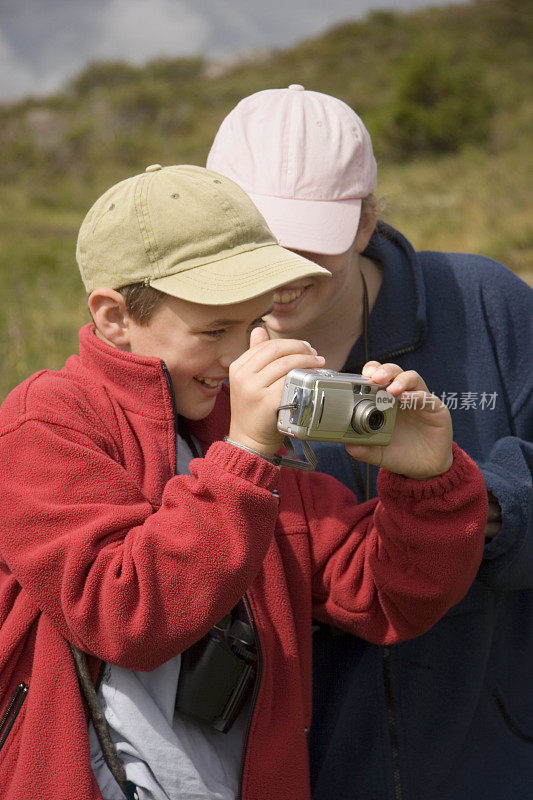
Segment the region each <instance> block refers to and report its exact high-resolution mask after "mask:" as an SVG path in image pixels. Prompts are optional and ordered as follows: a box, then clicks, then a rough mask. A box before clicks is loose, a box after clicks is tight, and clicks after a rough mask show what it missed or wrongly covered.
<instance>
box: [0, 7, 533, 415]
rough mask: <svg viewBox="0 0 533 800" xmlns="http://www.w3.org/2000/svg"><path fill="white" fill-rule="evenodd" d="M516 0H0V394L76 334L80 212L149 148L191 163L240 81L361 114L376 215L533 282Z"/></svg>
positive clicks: (525, 56) (238, 93) (525, 57)
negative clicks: (329, 101)
mask: <svg viewBox="0 0 533 800" xmlns="http://www.w3.org/2000/svg"><path fill="white" fill-rule="evenodd" d="M532 50H533V3H531V2H530V0H473V1H472V2H464V0H456V2H448V3H447V4H443V3H437V2H431V0H396V2H387V0H382V1H381V2H380V0H377V1H376V0H374V1H373V2H370V1H369V0H328V3H324V2H323V0H292V2H290V3H288V2H286V0H270V2H269V3H268V4H267V3H265V2H264V0H92V1H91V3H86V2H84V0H46V1H45V0H0V155H1V157H0V184H1V187H0V278H1V290H0V291H1V300H0V400H2V399H3V397H4V396H5V395H6V394H7V392H8V391H9V390H10V389H11V388H13V386H14V385H15V384H16V383H18V382H20V381H21V380H22V379H24V378H25V377H27V376H28V375H29V374H31V373H32V372H34V371H36V370H37V369H41V368H57V367H60V366H61V365H62V363H63V362H64V360H65V358H66V357H67V356H68V355H69V354H70V353H71V352H74V351H76V350H77V330H78V328H79V327H80V325H82V324H83V323H84V322H86V321H87V320H88V318H89V317H88V312H87V311H86V297H85V293H84V290H83V287H82V284H81V280H80V278H79V274H78V270H77V267H76V263H75V243H76V236H77V231H78V228H79V225H80V223H81V221H82V219H83V217H84V215H85V213H86V212H87V210H88V208H89V207H90V205H92V203H93V202H94V200H95V199H96V198H97V197H98V196H99V194H101V193H102V192H103V191H104V190H105V189H107V188H108V187H109V186H110V185H111V184H113V183H115V182H117V181H119V180H122V179H123V178H126V177H128V176H129V175H133V174H136V173H138V172H142V171H143V170H144V168H145V167H146V166H147V165H148V164H152V163H160V164H163V165H167V164H174V163H190V164H200V165H202V166H203V165H204V164H205V159H206V156H207V153H208V151H209V148H210V146H211V142H212V140H213V137H214V135H215V133H216V130H217V128H218V125H219V124H220V122H221V121H222V119H223V118H224V116H225V115H226V114H227V113H228V112H229V111H230V110H231V108H232V107H233V106H234V105H235V104H236V103H237V102H238V101H239V100H240V99H241V98H242V97H244V96H245V95H248V94H251V93H252V92H256V91H259V90H261V89H267V88H281V87H286V86H288V85H289V84H291V83H300V84H303V85H304V86H305V87H306V88H307V89H313V90H316V91H321V92H327V93H328V94H333V95H335V96H337V97H340V98H341V99H342V100H344V101H345V102H347V103H348V104H349V105H350V106H352V108H354V110H355V111H356V112H357V113H358V114H359V115H360V116H361V117H362V118H363V120H364V122H365V124H366V126H367V127H368V129H369V131H370V133H371V135H372V138H373V142H374V149H375V153H376V157H377V160H378V168H379V182H378V195H379V197H380V198H381V203H382V211H381V216H382V218H384V219H386V220H387V221H388V222H389V223H391V224H392V225H394V226H396V227H398V228H399V229H400V230H401V231H402V232H403V233H404V234H405V235H406V236H407V237H408V238H409V239H410V240H411V242H412V244H413V245H414V246H415V247H416V248H417V249H440V250H453V251H471V252H477V253H483V254H485V255H489V256H492V257H493V258H496V259H498V260H499V261H502V262H503V263H505V264H506V265H507V266H508V267H509V268H510V269H512V270H513V271H515V272H516V273H517V274H519V275H520V276H521V277H522V278H523V279H524V280H526V281H528V282H529V283H531V284H533V259H532V256H533V226H532V224H531V199H532V194H533V190H532V184H533V168H532V167H533V148H532V142H531V132H532V131H533V98H532V93H531V86H532V85H533V80H532V79H533V57H532V56H533V53H532Z"/></svg>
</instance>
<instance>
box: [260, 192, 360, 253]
mask: <svg viewBox="0 0 533 800" xmlns="http://www.w3.org/2000/svg"><path fill="white" fill-rule="evenodd" d="M249 197H250V198H251V199H252V200H253V202H254V204H255V205H256V206H257V208H258V209H259V211H260V212H261V214H262V215H263V216H264V218H265V219H266V221H267V224H268V227H269V228H270V230H271V231H272V233H273V234H274V236H275V237H276V239H277V240H278V241H279V243H280V244H281V245H283V247H290V248H291V249H293V250H303V251H305V252H308V253H324V254H327V255H337V254H339V253H345V252H346V251H347V250H348V249H349V248H350V247H351V245H352V243H353V241H354V239H355V235H356V233H357V228H358V226H359V219H360V217H361V200H360V199H358V198H350V199H348V200H298V199H292V198H291V199H288V198H285V197H273V196H271V195H260V194H250V195H249Z"/></svg>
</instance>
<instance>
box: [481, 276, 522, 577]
mask: <svg viewBox="0 0 533 800" xmlns="http://www.w3.org/2000/svg"><path fill="white" fill-rule="evenodd" d="M483 266H484V269H485V273H484V274H485V280H484V283H483V291H482V302H483V313H484V316H485V320H486V323H487V327H488V329H489V332H490V335H491V340H492V347H493V352H494V358H495V360H496V364H497V369H498V371H499V373H500V379H501V383H502V386H503V387H504V391H505V396H504V397H503V398H498V399H499V401H500V402H504V403H506V407H507V410H508V417H509V421H510V429H511V431H512V433H513V434H514V435H513V436H504V437H502V438H501V439H499V440H498V441H496V442H495V443H494V444H493V446H492V448H491V451H490V454H489V456H488V458H487V459H486V460H485V461H483V462H482V463H479V467H480V469H481V471H482V473H483V477H484V479H485V484H486V487H487V490H488V491H490V492H492V494H494V495H495V497H496V498H497V499H498V501H499V503H500V506H501V510H502V525H501V528H500V531H499V533H498V534H497V536H495V537H494V538H493V539H492V540H491V541H490V542H489V543H488V544H487V546H486V547H485V552H484V557H483V561H482V564H481V568H480V571H479V576H478V577H479V578H480V580H481V581H483V582H484V583H486V584H487V585H489V586H491V587H492V588H494V589H496V590H509V591H512V590H515V589H531V588H533V482H532V474H533V443H532V440H533V363H532V358H531V356H532V343H533V290H532V289H531V288H530V287H529V286H527V285H526V284H525V283H524V282H523V281H521V280H520V279H519V278H517V276H516V275H514V274H513V273H511V272H510V271H509V270H506V269H505V268H503V267H502V266H501V265H500V264H496V263H494V262H489V263H485V264H484V265H483Z"/></svg>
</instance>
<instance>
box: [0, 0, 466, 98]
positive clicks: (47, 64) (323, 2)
mask: <svg viewBox="0 0 533 800" xmlns="http://www.w3.org/2000/svg"><path fill="white" fill-rule="evenodd" d="M452 2H455V3H458V2H464V0H447V2H443V0H0V101H2V100H3V101H10V100H16V99H19V98H21V97H24V96H26V95H42V94H49V93H51V92H54V91H56V90H57V89H60V88H61V87H62V86H63V85H64V84H65V83H66V82H67V81H68V80H69V79H70V78H72V77H73V76H74V75H75V74H77V73H78V72H80V71H81V70H82V69H83V67H84V66H86V64H88V63H89V62H91V61H99V60H105V59H121V60H124V61H128V62H129V63H131V64H135V65H140V64H143V63H146V62H147V61H149V60H151V59H154V58H159V57H172V58H179V57H181V56H192V55H198V54H201V55H203V56H204V57H205V58H207V59H209V60H220V59H231V58H235V57H238V56H241V55H249V54H250V53H252V52H253V51H254V50H265V49H270V48H284V47H290V46H291V45H293V44H295V43H296V42H298V41H301V40H302V39H305V38H307V37H309V36H314V35H316V34H319V33H321V32H322V31H324V30H326V29H327V28H330V27H332V26H333V25H336V24H339V23H341V22H345V21H347V20H354V19H359V18H361V17H364V16H365V15H366V14H367V13H368V12H369V11H370V10H373V9H378V8H393V9H395V10H399V11H409V10H412V9H416V8H421V7H423V6H428V5H446V4H451V3H452Z"/></svg>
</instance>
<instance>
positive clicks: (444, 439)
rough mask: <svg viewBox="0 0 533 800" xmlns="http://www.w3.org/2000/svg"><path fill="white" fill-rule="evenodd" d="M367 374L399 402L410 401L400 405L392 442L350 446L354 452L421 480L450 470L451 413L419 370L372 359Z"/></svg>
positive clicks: (350, 450) (380, 464)
mask: <svg viewBox="0 0 533 800" xmlns="http://www.w3.org/2000/svg"><path fill="white" fill-rule="evenodd" d="M363 375H364V376H365V377H367V378H370V379H371V380H372V381H373V382H374V383H376V384H378V385H379V386H383V387H385V386H386V387H387V391H388V392H389V393H390V394H392V395H394V397H396V398H397V402H399V401H400V399H402V400H405V401H406V402H405V404H404V405H405V407H404V408H402V407H401V405H400V406H399V407H398V412H397V416H396V424H395V427H394V431H393V433H392V437H391V440H390V444H388V445H387V446H386V447H381V446H379V445H374V446H358V445H347V446H346V449H347V450H348V452H349V453H350V455H352V456H353V457H354V458H357V459H359V460H360V461H366V462H368V463H369V464H375V465H376V466H379V467H384V468H385V469H388V470H389V471H390V472H396V473H398V474H400V475H405V476H406V477H407V478H415V479H416V480H419V481H422V480H428V479H429V478H434V477H436V476H437V475H442V474H443V473H444V472H447V471H448V470H449V469H450V467H451V465H452V463H453V455H452V439H453V430H452V420H451V417H450V412H449V411H448V409H447V408H446V406H445V405H444V404H443V403H442V402H441V401H440V400H439V399H438V397H435V395H433V394H431V392H429V390H428V388H427V386H426V384H425V383H424V381H423V380H422V378H421V377H420V375H419V374H418V372H414V371H413V370H410V371H408V372H403V370H402V369H401V367H399V366H397V365H396V364H380V363H379V362H378V361H368V362H367V363H366V364H365V366H364V367H363Z"/></svg>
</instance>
